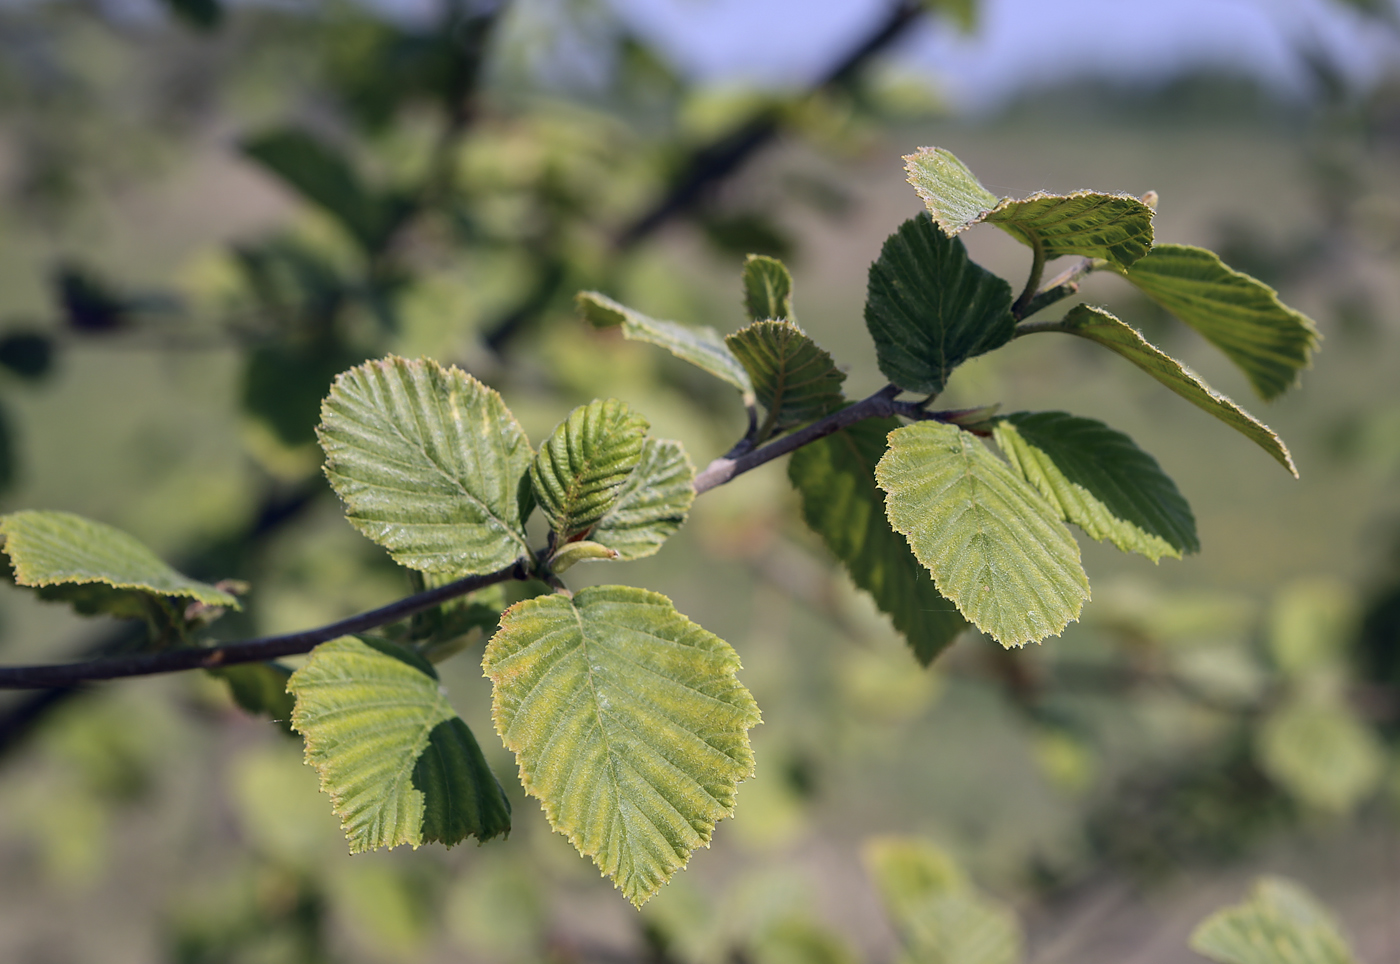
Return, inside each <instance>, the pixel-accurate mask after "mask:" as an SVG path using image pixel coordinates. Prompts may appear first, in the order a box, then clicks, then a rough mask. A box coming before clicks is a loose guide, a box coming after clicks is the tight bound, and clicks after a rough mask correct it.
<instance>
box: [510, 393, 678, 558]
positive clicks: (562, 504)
mask: <svg viewBox="0 0 1400 964" xmlns="http://www.w3.org/2000/svg"><path fill="white" fill-rule="evenodd" d="M650 427H651V426H650V425H648V424H647V420H646V419H644V418H642V416H640V415H638V414H636V413H635V412H633V411H632V410H631V409H629V408H628V407H627V405H626V404H624V403H623V402H619V401H618V400H617V399H615V398H610V399H607V400H606V401H603V400H596V401H592V402H589V403H588V404H587V405H580V406H579V407H578V408H576V409H574V410H573V411H572V412H570V413H569V417H568V418H566V419H565V420H564V421H563V422H561V423H560V424H559V427H558V428H556V429H555V430H554V433H553V434H552V435H550V437H549V439H548V440H547V441H546V442H545V443H544V444H543V445H541V446H540V450H539V453H538V454H537V455H536V456H535V460H534V462H532V463H531V464H530V483H531V486H532V487H533V489H534V492H535V501H536V503H537V504H538V505H539V507H540V511H542V512H543V513H544V517H545V519H546V520H548V522H549V527H550V529H552V530H553V531H554V533H555V536H556V537H557V540H558V542H561V543H562V542H564V541H567V540H569V539H572V538H573V537H574V536H576V535H578V534H579V533H584V532H587V531H588V530H589V529H591V528H593V525H594V524H595V523H596V522H597V521H598V520H599V519H601V518H602V517H603V515H604V514H605V513H606V512H607V511H608V509H610V508H612V506H613V503H614V502H616V501H617V496H618V493H619V491H620V490H621V488H622V485H623V483H625V482H626V481H627V479H628V477H629V476H631V474H632V470H633V469H635V468H636V467H637V464H638V463H639V462H640V461H641V458H642V446H643V444H644V443H645V441H646V435H647V429H648V428H650Z"/></svg>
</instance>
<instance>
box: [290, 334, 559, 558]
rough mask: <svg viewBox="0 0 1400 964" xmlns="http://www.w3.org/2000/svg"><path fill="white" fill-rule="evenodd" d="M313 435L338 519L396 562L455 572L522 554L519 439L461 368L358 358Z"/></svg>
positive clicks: (486, 391) (525, 449)
mask: <svg viewBox="0 0 1400 964" xmlns="http://www.w3.org/2000/svg"><path fill="white" fill-rule="evenodd" d="M317 436H318V437H319V438H320V441H321V448H322V449H324V450H325V453H326V477H327V478H328V479H330V483H331V487H332V488H334V489H335V491H336V494H337V495H339V496H340V498H341V499H342V501H344V503H345V509H346V513H345V514H346V517H347V518H348V519H349V520H350V522H351V523H352V524H353V525H354V526H355V528H357V529H359V530H360V531H361V532H363V533H364V534H365V535H366V536H368V537H369V538H371V539H373V540H374V541H375V542H377V543H379V545H381V546H383V547H384V548H386V549H388V550H389V553H390V555H392V556H393V557H394V559H395V560H396V561H397V562H399V563H400V564H401V565H404V566H407V567H408V568H410V569H419V570H423V571H426V572H453V573H457V574H458V575H467V574H469V573H488V572H495V571H497V570H499V569H503V568H505V567H506V566H509V565H510V564H511V563H512V562H515V561H516V560H517V559H520V558H522V557H526V556H528V554H529V547H528V546H527V545H526V542H525V532H524V528H523V526H522V523H521V507H520V501H519V499H520V493H519V490H520V480H521V478H522V477H523V476H524V475H525V473H526V472H527V471H528V470H529V468H530V461H531V458H532V456H533V453H532V452H531V450H530V443H529V442H528V441H527V440H526V438H525V433H524V432H523V431H521V429H520V426H519V424H518V423H517V422H516V421H515V417H514V416H513V415H511V413H510V410H509V409H507V408H506V406H505V403H504V402H502V401H501V396H500V395H498V394H496V392H494V391H493V390H492V389H490V388H487V387H486V386H485V385H483V384H481V382H479V381H477V380H476V379H475V378H473V377H472V376H470V375H468V374H466V373H464V372H462V371H460V370H459V369H456V368H443V367H442V366H441V365H439V364H438V363H437V362H435V361H431V360H428V359H423V360H419V361H408V360H407V359H404V358H397V357H394V356H390V357H388V358H384V359H380V360H378V361H371V362H366V363H365V364H363V365H360V366H359V367H357V368H352V369H351V370H350V371H348V372H345V373H343V374H342V375H341V376H340V377H339V378H337V379H336V381H335V385H334V386H333V387H332V388H331V393H330V395H329V396H328V397H327V398H326V400H325V402H324V403H323V404H322V406H321V426H320V428H319V429H317Z"/></svg>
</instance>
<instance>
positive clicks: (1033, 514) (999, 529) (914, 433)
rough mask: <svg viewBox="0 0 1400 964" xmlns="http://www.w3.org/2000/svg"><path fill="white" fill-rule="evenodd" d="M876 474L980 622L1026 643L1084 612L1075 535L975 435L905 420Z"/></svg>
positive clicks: (896, 522)
mask: <svg viewBox="0 0 1400 964" xmlns="http://www.w3.org/2000/svg"><path fill="white" fill-rule="evenodd" d="M875 477H876V480H877V481H878V482H879V484H880V488H882V489H884V490H885V492H886V498H885V511H886V514H887V515H888V517H889V520H890V524H891V525H892V526H893V527H894V528H895V530H896V531H897V532H900V533H903V534H904V536H905V537H906V538H907V539H908V540H909V546H910V548H912V549H913V550H914V555H915V556H916V557H917V558H918V560H919V561H920V562H921V563H923V564H924V565H925V566H926V567H927V568H928V570H929V571H930V572H931V573H933V581H934V583H935V584H936V585H937V586H938V591H939V592H941V593H942V594H943V595H945V596H947V597H948V598H949V599H951V600H952V601H953V602H954V603H955V604H956V605H957V607H958V609H959V611H960V612H962V614H963V615H964V616H965V617H967V619H968V620H969V621H970V622H971V623H972V624H973V625H975V626H976V627H977V628H978V629H980V630H982V631H983V632H985V633H986V634H987V635H989V636H991V637H992V638H993V639H995V640H996V641H997V642H999V643H1001V644H1002V645H1003V646H1008V647H1009V646H1021V645H1024V644H1026V643H1030V642H1038V641H1039V640H1041V639H1044V638H1045V637H1046V636H1053V635H1055V634H1057V633H1059V632H1060V631H1061V630H1063V629H1064V628H1065V626H1066V625H1067V624H1068V623H1069V622H1070V621H1071V620H1073V619H1076V618H1078V616H1079V611H1080V608H1081V607H1082V606H1083V604H1084V601H1085V600H1086V599H1088V598H1089V580H1088V577H1087V576H1086V575H1085V574H1084V569H1083V567H1082V566H1081V565H1080V563H1079V546H1078V545H1077V544H1076V543H1075V541H1074V537H1073V536H1071V535H1070V534H1069V530H1067V529H1066V528H1065V526H1064V523H1062V522H1061V521H1060V519H1059V516H1058V514H1057V513H1056V511H1055V508H1054V507H1053V506H1051V505H1050V504H1049V503H1048V502H1046V501H1045V500H1044V499H1042V498H1041V496H1040V493H1038V492H1036V490H1035V489H1033V488H1032V487H1031V486H1030V485H1028V484H1027V483H1025V482H1023V481H1021V479H1019V478H1018V477H1017V476H1016V475H1014V474H1013V473H1012V472H1011V470H1010V469H1009V468H1007V466H1006V464H1005V463H1003V462H1002V461H1001V460H1000V459H998V458H997V457H996V456H994V455H992V454H991V453H990V452H988V451H987V449H986V448H985V447H984V446H983V445H982V444H981V443H980V442H978V441H977V439H976V438H974V437H973V436H972V435H969V434H968V433H966V432H963V431H961V430H959V429H958V428H956V427H954V426H952V425H943V424H939V423H936V422H917V423H915V424H913V425H908V426H905V427H904V428H901V429H897V430H896V431H894V432H891V433H890V435H889V450H888V451H887V452H886V453H885V455H884V457H883V458H881V459H880V463H879V465H878V466H877V467H876V470H875Z"/></svg>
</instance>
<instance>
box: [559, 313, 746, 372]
mask: <svg viewBox="0 0 1400 964" xmlns="http://www.w3.org/2000/svg"><path fill="white" fill-rule="evenodd" d="M574 303H575V304H576V305H577V306H578V310H579V313H580V314H581V315H583V317H584V318H585V319H586V320H587V321H588V322H589V323H591V324H592V325H593V327H595V328H616V327H620V328H621V329H622V336H623V337H624V338H627V339H629V340H631V341H645V342H650V343H651V344H653V345H659V346H661V347H662V348H664V349H666V350H667V351H669V352H670V353H671V354H673V355H675V356H676V357H677V358H680V359H682V360H684V361H688V362H690V363H691V364H692V365H694V366H696V367H697V368H701V369H703V370H705V371H707V372H709V373H710V374H711V375H714V376H715V377H716V378H720V379H723V380H724V381H726V382H728V383H729V384H731V385H733V386H734V387H735V388H737V389H739V391H741V392H743V393H744V394H746V395H748V394H751V393H752V392H753V385H752V384H751V383H750V382H749V373H748V372H746V371H745V370H744V366H743V365H741V364H739V359H737V358H735V357H734V354H733V352H731V351H730V350H729V349H728V348H727V347H726V346H725V344H724V339H723V338H721V337H720V336H719V335H718V334H717V333H716V332H715V330H714V329H713V328H689V327H687V326H685V325H678V324H676V323H675V322H674V321H657V320H656V319H655V318H648V317H647V316H646V315H644V314H642V313H641V312H639V311H633V310H632V309H631V308H628V307H626V306H625V305H620V304H618V303H617V302H616V301H613V300H612V299H611V298H608V297H606V296H605V295H600V294H599V293H598V292H596V291H581V292H579V294H578V296H577V297H576V298H575V299H574Z"/></svg>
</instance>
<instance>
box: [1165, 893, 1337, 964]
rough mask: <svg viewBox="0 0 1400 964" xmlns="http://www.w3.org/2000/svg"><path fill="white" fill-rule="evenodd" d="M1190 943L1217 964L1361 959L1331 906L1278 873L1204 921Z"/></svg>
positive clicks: (1308, 963) (1327, 963)
mask: <svg viewBox="0 0 1400 964" xmlns="http://www.w3.org/2000/svg"><path fill="white" fill-rule="evenodd" d="M1191 949H1192V950H1193V951H1195V952H1196V953H1197V954H1200V955H1202V956H1204V957H1208V958H1210V959H1211V960H1212V961H1216V962H1217V964H1356V958H1355V956H1354V955H1353V954H1352V951H1351V948H1350V947H1348V946H1347V942H1346V941H1345V940H1344V939H1343V938H1342V935H1341V934H1340V932H1338V930H1337V925H1336V924H1335V923H1334V922H1333V921H1332V918H1331V915H1329V914H1328V913H1327V911H1326V909H1325V908H1323V907H1322V906H1321V905H1320V904H1318V903H1317V901H1316V900H1314V899H1313V897H1312V895H1311V894H1309V893H1308V892H1307V891H1305V890H1304V889H1303V888H1301V887H1299V886H1298V885H1297V884H1294V883H1292V882H1291V881H1287V880H1282V879H1280V878H1276V877H1265V878H1262V879H1261V880H1259V882H1258V883H1257V884H1255V887H1254V891H1253V893H1251V894H1250V899H1249V900H1248V901H1246V902H1244V903H1242V904H1237V905H1235V906H1233V907H1227V908H1225V909H1224V910H1220V911H1217V912H1216V913H1214V914H1212V915H1211V916H1210V917H1207V918H1206V919H1205V920H1204V921H1202V922H1201V924H1200V926H1198V927H1197V928H1196V930H1195V932H1194V933H1192V935H1191Z"/></svg>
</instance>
